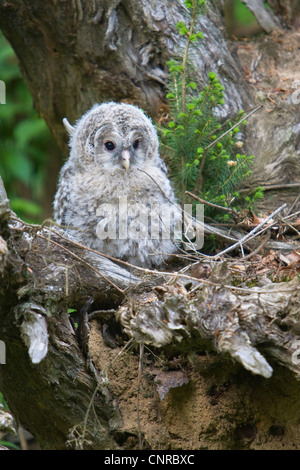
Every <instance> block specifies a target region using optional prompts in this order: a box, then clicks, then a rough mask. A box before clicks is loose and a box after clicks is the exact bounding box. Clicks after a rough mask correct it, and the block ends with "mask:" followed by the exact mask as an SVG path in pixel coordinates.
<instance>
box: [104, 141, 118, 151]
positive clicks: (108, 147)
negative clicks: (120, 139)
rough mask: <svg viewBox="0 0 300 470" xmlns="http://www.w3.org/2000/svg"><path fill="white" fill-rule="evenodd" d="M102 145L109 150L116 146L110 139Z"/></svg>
mask: <svg viewBox="0 0 300 470" xmlns="http://www.w3.org/2000/svg"><path fill="white" fill-rule="evenodd" d="M104 147H105V148H106V150H108V151H109V152H111V151H112V150H114V149H115V148H116V146H115V144H114V143H113V142H112V141H111V140H108V141H107V142H104Z"/></svg>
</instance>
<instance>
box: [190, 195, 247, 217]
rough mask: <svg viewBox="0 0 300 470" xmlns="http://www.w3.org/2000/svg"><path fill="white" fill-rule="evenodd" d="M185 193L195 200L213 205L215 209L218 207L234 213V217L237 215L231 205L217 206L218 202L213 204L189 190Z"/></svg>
mask: <svg viewBox="0 0 300 470" xmlns="http://www.w3.org/2000/svg"><path fill="white" fill-rule="evenodd" d="M185 194H188V195H189V196H191V197H192V198H193V199H195V200H196V201H199V202H202V204H206V205H207V206H211V207H214V208H215V209H220V210H222V211H226V212H230V213H231V214H234V215H235V216H236V217H239V214H238V212H236V211H235V210H234V209H232V208H231V207H224V206H219V205H218V204H213V203H212V202H209V201H205V199H201V197H198V196H196V195H195V194H193V193H190V191H186V192H185Z"/></svg>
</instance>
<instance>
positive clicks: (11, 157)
mask: <svg viewBox="0 0 300 470" xmlns="http://www.w3.org/2000/svg"><path fill="white" fill-rule="evenodd" d="M0 80H3V81H4V82H5V85H6V104H0V174H1V177H2V179H3V181H4V185H5V188H6V190H7V193H8V197H9V198H10V203H11V207H12V209H13V210H14V211H15V212H16V213H17V214H18V215H19V216H20V217H22V218H23V219H25V220H27V221H29V222H36V221H40V219H41V214H42V206H41V204H42V200H43V195H44V185H45V181H46V177H47V171H46V165H47V153H48V147H49V142H50V141H51V136H50V132H49V130H48V128H47V126H46V123H45V121H44V120H43V119H39V118H38V116H37V114H36V112H35V111H34V109H33V103H32V98H31V95H30V93H29V91H28V89H27V88H26V85H25V83H24V81H23V79H22V77H21V74H20V70H19V66H18V62H17V59H16V56H15V54H14V51H13V49H12V48H11V46H10V45H9V44H8V42H7V41H6V40H5V38H4V37H3V35H2V34H1V33H0Z"/></svg>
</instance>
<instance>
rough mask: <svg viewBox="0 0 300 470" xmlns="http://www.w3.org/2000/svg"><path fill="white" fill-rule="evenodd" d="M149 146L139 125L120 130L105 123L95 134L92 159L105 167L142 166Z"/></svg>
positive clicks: (145, 135)
mask: <svg viewBox="0 0 300 470" xmlns="http://www.w3.org/2000/svg"><path fill="white" fill-rule="evenodd" d="M150 146H151V142H150V140H149V136H148V134H147V131H146V130H145V129H143V127H141V126H139V127H136V128H129V129H127V130H126V131H125V132H124V131H123V132H121V129H120V128H118V127H117V126H113V125H109V124H105V125H103V126H101V127H100V128H99V129H98V130H97V132H96V134H95V139H94V149H95V152H94V161H95V163H96V164H99V165H102V166H103V167H104V168H106V169H113V168H120V169H122V170H123V171H129V170H130V169H131V168H134V167H142V166H143V164H144V162H145V161H146V160H147V158H148V153H149V152H148V149H149V148H150Z"/></svg>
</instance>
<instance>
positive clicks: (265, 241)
mask: <svg viewBox="0 0 300 470" xmlns="http://www.w3.org/2000/svg"><path fill="white" fill-rule="evenodd" d="M270 237H271V232H267V235H266V237H265V238H264V240H263V241H262V242H261V243H260V244H259V245H258V247H257V248H255V250H253V251H252V252H251V253H249V254H248V255H247V256H244V257H243V261H245V260H247V259H249V258H252V256H255V255H257V254H258V253H259V252H260V250H261V249H262V248H263V247H264V246H265V244H266V243H267V242H268V241H269V240H270Z"/></svg>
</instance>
